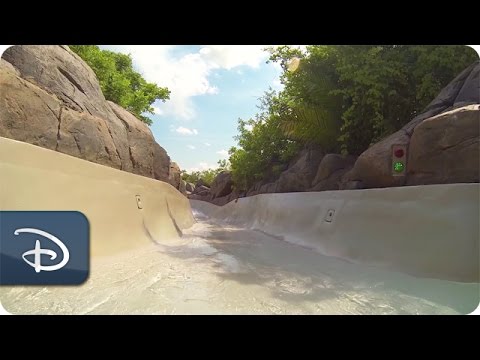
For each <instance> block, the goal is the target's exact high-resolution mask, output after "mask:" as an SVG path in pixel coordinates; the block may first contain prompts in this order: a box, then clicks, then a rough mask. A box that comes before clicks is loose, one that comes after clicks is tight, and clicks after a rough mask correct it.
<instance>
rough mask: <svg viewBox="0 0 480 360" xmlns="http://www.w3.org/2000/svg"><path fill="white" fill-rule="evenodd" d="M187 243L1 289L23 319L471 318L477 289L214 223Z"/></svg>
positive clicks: (203, 222)
mask: <svg viewBox="0 0 480 360" xmlns="http://www.w3.org/2000/svg"><path fill="white" fill-rule="evenodd" d="M195 215H196V218H197V220H198V221H197V223H196V224H195V225H194V226H193V227H191V228H190V229H187V230H185V231H184V233H183V236H182V238H180V239H176V240H171V241H170V242H165V243H162V244H153V243H152V244H151V246H146V247H144V248H140V249H136V250H135V251H130V252H128V253H123V254H120V255H115V256H112V257H103V258H96V259H93V261H92V266H91V273H90V278H89V280H88V281H87V282H86V283H84V284H83V285H81V286H76V287H2V288H0V300H1V302H2V304H3V306H4V307H5V309H6V310H7V311H9V312H11V313H15V314H466V313H470V312H471V311H473V310H474V309H475V308H476V307H477V305H478V301H479V284H477V283H475V284H467V283H457V282H451V281H444V280H436V279H422V278H415V277H413V276H410V275H406V274H402V273H398V272H390V271H385V270H381V269H378V268H375V267H371V266H366V265H358V264H352V263H349V262H346V261H343V260H340V259H336V258H332V257H327V256H323V255H321V254H319V253H317V252H314V251H312V250H310V249H307V248H304V247H301V246H298V245H294V244H290V243H287V242H284V241H282V240H281V239H278V238H276V237H273V236H270V235H268V234H265V233H262V232H259V231H255V230H246V229H242V228H237V227H231V226H228V225H225V224H219V223H215V222H213V221H209V220H208V219H207V218H206V217H205V216H202V214H201V213H198V212H197V213H195Z"/></svg>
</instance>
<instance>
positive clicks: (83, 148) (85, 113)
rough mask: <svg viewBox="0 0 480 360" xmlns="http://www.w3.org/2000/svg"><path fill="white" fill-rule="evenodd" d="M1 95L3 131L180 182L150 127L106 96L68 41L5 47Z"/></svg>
mask: <svg viewBox="0 0 480 360" xmlns="http://www.w3.org/2000/svg"><path fill="white" fill-rule="evenodd" d="M0 94H1V95H0V136H3V137H7V138H11V139H15V140H19V141H24V142H28V143H31V144H34V145H38V146H41V147H44V148H47V149H50V150H56V151H59V152H62V153H65V154H68V155H72V156H75V157H79V158H82V159H85V160H88V161H92V162H95V163H99V164H102V165H106V166H110V167H112V168H116V169H120V170H124V171H128V172H131V173H134V174H138V175H143V176H146V177H150V178H154V179H158V180H162V181H165V182H169V183H171V184H172V185H173V186H174V187H176V188H177V189H178V188H179V187H180V178H179V176H177V175H176V174H175V173H174V172H177V171H178V173H179V172H180V170H179V169H178V166H176V165H175V166H172V164H173V163H171V162H170V158H169V156H168V154H167V152H166V151H165V150H164V149H163V148H162V147H161V146H160V145H159V144H157V143H156V142H155V140H154V138H153V135H152V132H151V131H150V129H149V127H148V126H147V125H146V124H145V123H143V122H142V121H140V120H139V119H137V118H136V117H135V116H134V115H133V114H131V113H130V112H128V111H127V110H125V109H124V108H122V107H121V106H119V105H117V104H114V103H112V102H110V101H107V100H105V97H104V96H103V94H102V91H101V89H100V84H99V83H98V80H97V78H96V76H95V74H94V72H93V71H92V69H91V68H90V67H89V66H88V65H87V64H86V63H85V62H84V61H83V60H82V59H81V58H80V57H79V56H78V55H76V54H75V53H73V52H72V51H71V50H70V49H69V48H68V46H57V45H52V46H26V45H25V46H13V47H10V48H8V49H7V50H6V51H5V52H4V53H3V55H2V59H0ZM178 175H179V174H178Z"/></svg>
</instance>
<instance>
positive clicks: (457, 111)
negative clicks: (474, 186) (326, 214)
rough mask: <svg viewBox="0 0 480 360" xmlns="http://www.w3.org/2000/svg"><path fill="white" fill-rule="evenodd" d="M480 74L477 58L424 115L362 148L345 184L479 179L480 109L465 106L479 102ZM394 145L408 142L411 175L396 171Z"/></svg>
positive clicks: (379, 185) (391, 184)
mask: <svg viewBox="0 0 480 360" xmlns="http://www.w3.org/2000/svg"><path fill="white" fill-rule="evenodd" d="M479 73H480V62H479V61H477V62H475V63H474V64H472V65H471V66H469V67H468V68H467V69H465V70H464V71H463V72H462V73H460V74H459V75H458V76H457V77H456V78H455V79H454V80H452V81H451V82H450V84H448V85H447V86H446V87H445V88H444V89H443V90H442V91H441V92H440V94H439V95H438V96H437V97H436V98H435V99H434V100H433V101H432V102H431V103H430V104H429V105H428V106H427V108H426V109H425V111H424V112H423V113H422V114H420V115H418V116H416V117H415V118H414V119H412V120H411V121H410V122H409V123H408V124H407V125H405V126H404V127H403V128H402V129H401V130H399V131H397V132H396V133H394V134H392V135H390V136H388V137H387V138H385V139H384V140H382V141H380V142H378V143H376V144H374V145H373V146H371V147H370V148H369V149H367V150H366V151H365V152H363V153H362V154H361V155H360V156H359V158H358V160H357V161H356V163H355V165H354V168H353V169H352V170H351V171H349V172H348V173H346V174H345V175H344V176H343V178H342V183H343V185H342V186H341V188H344V189H346V188H382V187H394V186H402V185H416V184H438V183H457V182H478V174H479V161H478V152H479V147H478V141H479V140H478V136H479V135H478V128H479V121H478V109H477V108H474V107H471V106H473V105H471V106H467V107H465V105H466V104H479V103H480V89H479V86H480V85H479V84H480V82H479ZM452 109H454V110H453V111H451V110H452ZM475 109H477V110H475ZM394 144H402V145H407V146H409V148H408V160H407V164H406V166H407V175H406V177H397V176H392V173H391V169H390V166H391V147H392V145H394Z"/></svg>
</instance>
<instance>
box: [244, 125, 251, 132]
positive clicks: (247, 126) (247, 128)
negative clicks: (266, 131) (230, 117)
mask: <svg viewBox="0 0 480 360" xmlns="http://www.w3.org/2000/svg"><path fill="white" fill-rule="evenodd" d="M245 129H246V130H248V131H252V130H253V125H250V124H246V125H245Z"/></svg>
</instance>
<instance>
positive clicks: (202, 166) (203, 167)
mask: <svg viewBox="0 0 480 360" xmlns="http://www.w3.org/2000/svg"><path fill="white" fill-rule="evenodd" d="M217 168H218V165H212V164H208V163H206V162H203V161H201V162H199V163H198V165H197V166H194V167H191V168H189V169H186V170H187V172H192V171H203V170H208V169H217Z"/></svg>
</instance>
